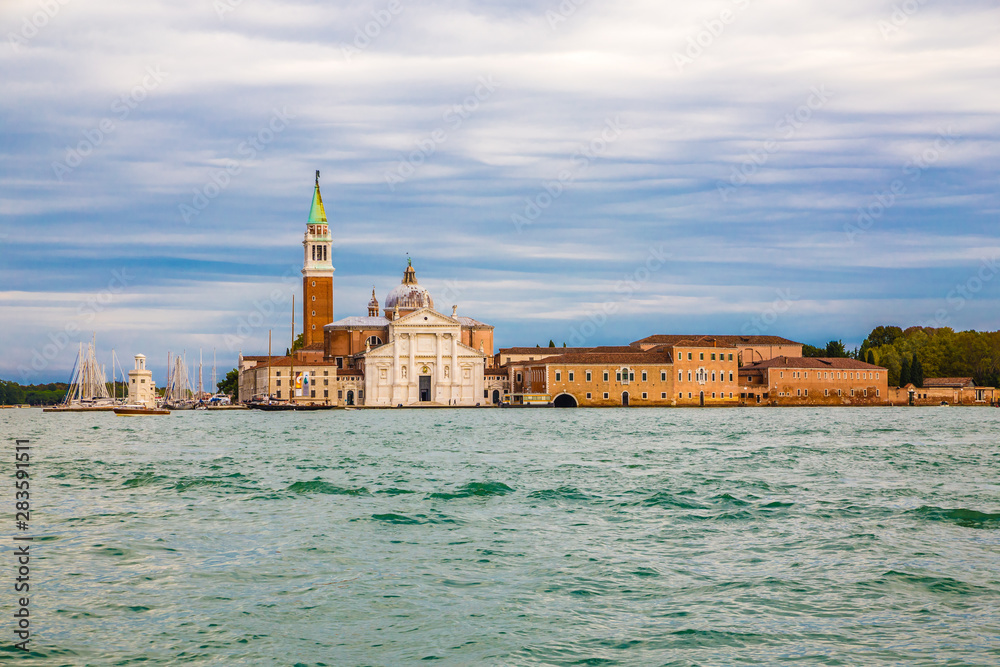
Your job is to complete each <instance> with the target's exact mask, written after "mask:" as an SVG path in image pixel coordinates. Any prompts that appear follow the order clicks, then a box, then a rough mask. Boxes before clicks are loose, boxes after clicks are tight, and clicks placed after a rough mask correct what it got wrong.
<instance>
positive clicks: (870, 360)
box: [865, 350, 875, 366]
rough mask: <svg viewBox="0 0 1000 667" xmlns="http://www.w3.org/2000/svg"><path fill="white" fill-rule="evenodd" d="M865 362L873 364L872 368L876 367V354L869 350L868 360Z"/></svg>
mask: <svg viewBox="0 0 1000 667" xmlns="http://www.w3.org/2000/svg"><path fill="white" fill-rule="evenodd" d="M865 361H866V362H867V363H869V364H871V365H872V366H874V365H875V353H874V352H872V351H871V350H868V358H867V359H865Z"/></svg>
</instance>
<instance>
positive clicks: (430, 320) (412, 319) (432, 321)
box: [390, 308, 462, 328]
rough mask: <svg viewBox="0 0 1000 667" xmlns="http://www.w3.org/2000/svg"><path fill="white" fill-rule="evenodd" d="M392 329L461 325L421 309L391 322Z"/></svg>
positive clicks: (443, 316) (456, 321)
mask: <svg viewBox="0 0 1000 667" xmlns="http://www.w3.org/2000/svg"><path fill="white" fill-rule="evenodd" d="M390 326H393V327H412V326H421V327H449V328H450V327H461V326H462V324H461V322H459V321H458V320H455V319H452V318H450V317H448V316H447V315H442V314H441V313H439V312H437V311H436V310H434V309H433V308H421V309H420V310H415V311H413V312H412V313H408V314H406V315H403V316H402V317H400V318H399V319H398V320H393V321H392V322H391V323H390Z"/></svg>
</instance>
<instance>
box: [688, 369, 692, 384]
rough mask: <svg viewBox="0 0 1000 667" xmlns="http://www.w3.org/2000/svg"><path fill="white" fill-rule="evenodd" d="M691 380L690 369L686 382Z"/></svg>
mask: <svg viewBox="0 0 1000 667" xmlns="http://www.w3.org/2000/svg"><path fill="white" fill-rule="evenodd" d="M690 381H691V371H688V382H690Z"/></svg>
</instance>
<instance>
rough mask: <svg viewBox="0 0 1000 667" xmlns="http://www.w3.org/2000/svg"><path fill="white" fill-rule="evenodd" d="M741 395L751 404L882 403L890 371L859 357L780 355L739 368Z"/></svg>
mask: <svg viewBox="0 0 1000 667" xmlns="http://www.w3.org/2000/svg"><path fill="white" fill-rule="evenodd" d="M739 382H740V389H739V391H740V398H741V399H742V401H743V402H744V403H745V404H749V405H760V404H767V405H880V404H886V403H888V400H889V372H888V370H887V369H885V368H882V367H881V366H874V365H872V364H866V363H865V362H863V361H858V360H857V359H846V358H831V357H784V356H782V357H776V358H774V359H769V360H767V361H762V362H760V363H757V364H751V365H749V366H743V367H742V368H740V369H739Z"/></svg>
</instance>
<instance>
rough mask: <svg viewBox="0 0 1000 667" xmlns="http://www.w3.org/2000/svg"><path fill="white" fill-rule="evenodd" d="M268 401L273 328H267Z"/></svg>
mask: <svg viewBox="0 0 1000 667" xmlns="http://www.w3.org/2000/svg"><path fill="white" fill-rule="evenodd" d="M267 402H268V403H270V402H271V330H270V329H268V330H267Z"/></svg>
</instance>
